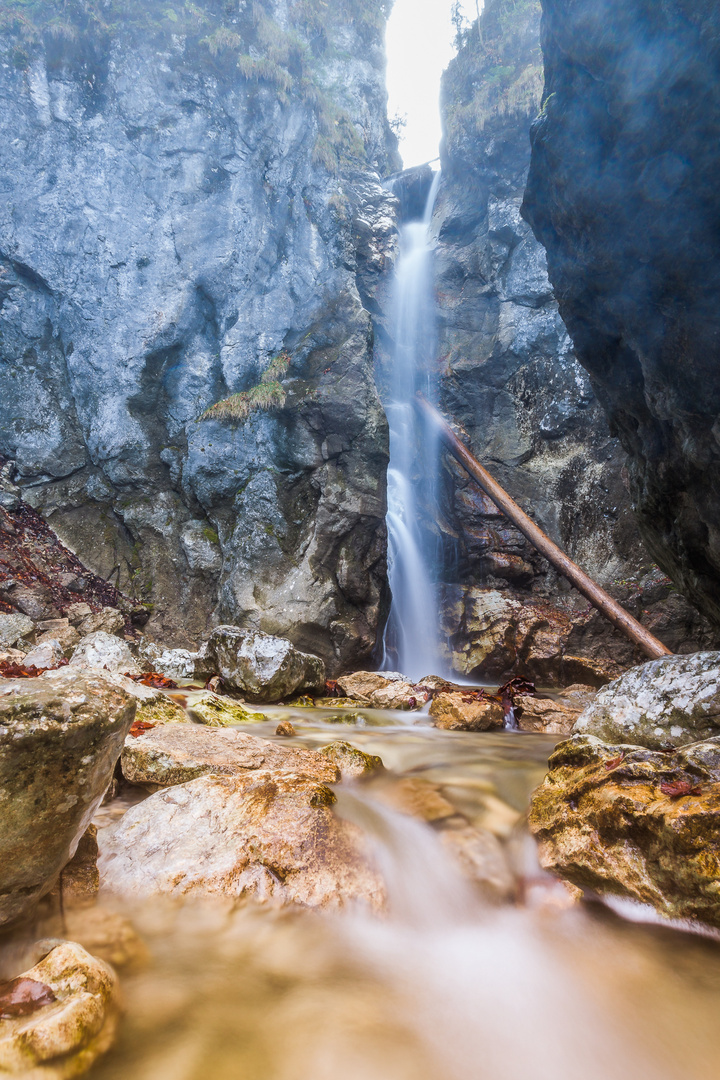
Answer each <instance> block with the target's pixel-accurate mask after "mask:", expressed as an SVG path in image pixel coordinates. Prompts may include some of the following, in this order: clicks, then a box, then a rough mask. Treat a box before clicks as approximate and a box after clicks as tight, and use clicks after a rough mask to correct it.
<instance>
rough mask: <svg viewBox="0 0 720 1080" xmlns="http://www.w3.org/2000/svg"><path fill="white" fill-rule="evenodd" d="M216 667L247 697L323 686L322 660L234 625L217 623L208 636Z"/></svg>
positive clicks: (277, 696) (275, 697) (273, 697)
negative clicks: (219, 624)
mask: <svg viewBox="0 0 720 1080" xmlns="http://www.w3.org/2000/svg"><path fill="white" fill-rule="evenodd" d="M208 651H209V652H210V654H211V655H212V656H213V657H214V658H215V662H216V669H217V671H218V672H219V673H220V675H221V676H222V678H223V680H224V681H225V683H226V684H227V686H229V687H230V688H231V689H233V690H239V691H240V692H241V693H243V694H245V695H246V696H247V697H248V698H249V699H250V700H251V701H258V702H261V701H264V702H272V701H280V700H281V699H282V698H286V697H290V696H291V695H292V694H297V693H301V692H302V691H303V690H309V691H313V690H315V691H318V692H322V691H323V690H324V689H325V664H324V663H323V661H322V660H321V659H320V658H319V657H318V656H312V655H310V653H304V652H301V651H300V650H299V649H297V648H295V646H294V645H293V644H291V642H289V641H286V640H285V639H284V638H279V637H273V636H272V635H271V634H263V633H261V632H260V631H258V630H242V629H240V628H239V627H237V626H217V627H216V628H215V629H214V630H213V632H212V634H211V635H210V638H209V640H208Z"/></svg>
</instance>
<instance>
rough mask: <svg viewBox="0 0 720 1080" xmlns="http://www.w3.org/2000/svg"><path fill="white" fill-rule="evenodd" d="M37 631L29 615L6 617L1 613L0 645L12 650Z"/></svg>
mask: <svg viewBox="0 0 720 1080" xmlns="http://www.w3.org/2000/svg"><path fill="white" fill-rule="evenodd" d="M34 630H35V623H34V622H33V621H32V619H30V618H29V617H28V616H27V615H6V614H5V612H4V611H0V645H4V646H7V647H8V648H11V647H12V646H13V645H17V644H18V642H22V641H23V639H24V638H29V637H30V636H31V635H32V633H33V631H34Z"/></svg>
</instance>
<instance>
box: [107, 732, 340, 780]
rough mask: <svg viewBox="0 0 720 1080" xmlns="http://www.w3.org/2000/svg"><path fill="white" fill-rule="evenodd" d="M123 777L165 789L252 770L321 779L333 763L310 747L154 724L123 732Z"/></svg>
mask: <svg viewBox="0 0 720 1080" xmlns="http://www.w3.org/2000/svg"><path fill="white" fill-rule="evenodd" d="M121 760H122V770H123V775H124V776H125V778H126V779H127V780H130V781H131V783H133V784H155V785H158V786H161V787H169V786H171V785H172V784H184V783H185V782H186V781H188V780H194V779H196V777H198V776H202V775H204V774H205V773H218V774H222V775H236V774H238V773H245V772H249V771H256V770H267V769H271V770H272V771H273V772H292V773H302V774H303V775H305V776H308V777H310V778H311V779H313V780H317V781H319V782H321V783H325V784H332V783H335V782H336V781H337V780H338V779H339V775H340V774H339V772H338V765H337V764H336V763H335V762H334V761H332V760H329V759H328V758H327V757H326V756H323V755H322V754H320V753H318V751H316V750H305V749H304V748H303V747H299V746H283V745H282V744H279V743H276V742H271V741H270V740H269V739H259V738H257V736H255V735H249V734H247V733H246V732H244V731H237V730H232V731H231V730H227V729H222V728H204V727H196V726H195V725H192V724H191V725H190V726H188V727H174V726H173V727H158V728H154V729H153V730H152V731H147V732H145V733H144V734H142V735H139V736H138V737H137V738H134V737H133V736H129V737H128V738H127V739H126V740H125V746H124V747H123V751H122V759H121Z"/></svg>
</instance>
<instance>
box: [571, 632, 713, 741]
mask: <svg viewBox="0 0 720 1080" xmlns="http://www.w3.org/2000/svg"><path fill="white" fill-rule="evenodd" d="M573 730H574V732H575V733H576V734H578V735H596V736H598V738H601V739H606V740H607V741H608V742H622V743H632V744H633V745H635V746H647V747H650V748H651V749H653V750H660V749H662V748H664V747H667V746H686V745H688V744H689V743H694V742H699V741H701V740H702V739H707V738H709V737H710V736H714V735H720V653H716V652H706V653H694V654H693V655H691V656H667V657H663V658H662V659H661V660H651V661H650V662H649V663H647V664H643V665H642V666H640V667H637V668H632V669H631V670H630V671H627V672H625V674H624V675H622V676H621V677H620V678H619V679H617V680H616V681H615V682H612V683H610V684H609V685H608V686H605V687H603V688H602V689H601V690H600V691H599V693H598V695H597V697H596V698H595V701H594V702H592V704H591V705H589V706H588V708H587V709H585V711H584V712H583V713H582V714H581V715H580V716H579V717H578V719H577V722H576V724H575V727H574V729H573Z"/></svg>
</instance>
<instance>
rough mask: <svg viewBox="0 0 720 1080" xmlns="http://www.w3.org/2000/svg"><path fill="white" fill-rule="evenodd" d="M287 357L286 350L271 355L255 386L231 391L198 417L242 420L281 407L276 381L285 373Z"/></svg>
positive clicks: (281, 394)
mask: <svg viewBox="0 0 720 1080" xmlns="http://www.w3.org/2000/svg"><path fill="white" fill-rule="evenodd" d="M289 366H290V357H289V355H288V354H287V353H286V352H281V353H279V354H278V355H277V356H274V357H273V358H272V360H271V361H270V363H269V365H268V367H267V368H266V370H265V371H264V372H263V374H262V376H261V378H260V382H259V383H258V384H257V386H252V387H251V388H250V389H249V390H243V391H242V393H240V394H231V395H230V397H227V398H224V399H223V400H222V401H217V402H215V404H214V405H211V406H210V408H209V409H206V410H205V412H204V413H203V414H202V415H201V417H200V419H201V420H245V419H246V418H247V417H248V416H250V415H251V414H252V413H254V412H259V411H268V410H270V409H282V407H283V405H284V404H285V391H284V389H283V387H282V384H281V382H280V380H281V379H282V378H283V376H284V375H286V374H287V370H288V367H289Z"/></svg>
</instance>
